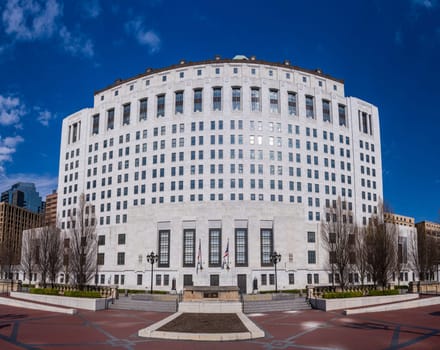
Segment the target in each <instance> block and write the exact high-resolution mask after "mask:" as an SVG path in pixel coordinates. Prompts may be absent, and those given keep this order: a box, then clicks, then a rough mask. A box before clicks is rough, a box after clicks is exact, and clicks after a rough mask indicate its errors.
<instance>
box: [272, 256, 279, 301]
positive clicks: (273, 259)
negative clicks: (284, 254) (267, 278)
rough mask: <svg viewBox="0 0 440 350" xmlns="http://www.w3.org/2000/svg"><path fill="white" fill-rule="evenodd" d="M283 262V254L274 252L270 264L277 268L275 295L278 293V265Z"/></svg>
mask: <svg viewBox="0 0 440 350" xmlns="http://www.w3.org/2000/svg"><path fill="white" fill-rule="evenodd" d="M280 261H281V254H278V253H277V252H273V253H272V254H271V255H270V262H271V263H272V264H273V265H274V266H275V293H278V281H277V264H278V263H279V262H280Z"/></svg>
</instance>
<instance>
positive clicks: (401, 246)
mask: <svg viewBox="0 0 440 350" xmlns="http://www.w3.org/2000/svg"><path fill="white" fill-rule="evenodd" d="M397 259H398V262H399V264H406V263H408V239H407V237H403V236H399V238H398V251H397Z"/></svg>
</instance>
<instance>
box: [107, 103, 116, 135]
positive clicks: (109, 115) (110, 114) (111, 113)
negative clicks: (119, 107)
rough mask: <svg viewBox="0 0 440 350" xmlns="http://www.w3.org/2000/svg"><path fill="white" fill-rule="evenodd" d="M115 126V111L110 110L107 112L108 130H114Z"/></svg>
mask: <svg viewBox="0 0 440 350" xmlns="http://www.w3.org/2000/svg"><path fill="white" fill-rule="evenodd" d="M114 126H115V109H114V108H112V109H109V110H108V111H107V129H108V130H113V128H114Z"/></svg>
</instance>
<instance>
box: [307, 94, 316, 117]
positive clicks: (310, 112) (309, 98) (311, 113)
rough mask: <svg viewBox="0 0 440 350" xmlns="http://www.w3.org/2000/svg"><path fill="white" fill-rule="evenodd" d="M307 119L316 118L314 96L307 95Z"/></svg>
mask: <svg viewBox="0 0 440 350" xmlns="http://www.w3.org/2000/svg"><path fill="white" fill-rule="evenodd" d="M306 117H307V118H315V111H314V105H313V96H309V95H306Z"/></svg>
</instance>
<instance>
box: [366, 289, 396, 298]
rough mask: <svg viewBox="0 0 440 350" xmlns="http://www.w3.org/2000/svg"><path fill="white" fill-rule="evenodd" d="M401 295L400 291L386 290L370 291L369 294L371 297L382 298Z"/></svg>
mask: <svg viewBox="0 0 440 350" xmlns="http://www.w3.org/2000/svg"><path fill="white" fill-rule="evenodd" d="M397 294H399V290H398V289H386V290H373V289H372V290H370V291H369V292H368V295H369V296H374V297H376V296H382V295H397Z"/></svg>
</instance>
